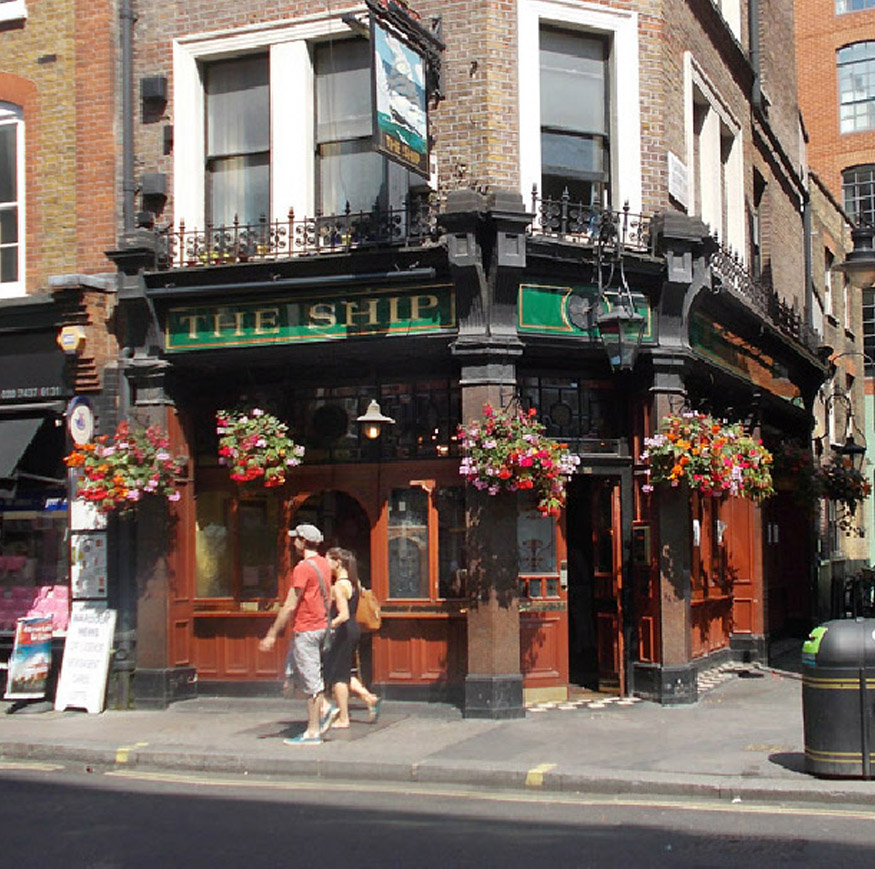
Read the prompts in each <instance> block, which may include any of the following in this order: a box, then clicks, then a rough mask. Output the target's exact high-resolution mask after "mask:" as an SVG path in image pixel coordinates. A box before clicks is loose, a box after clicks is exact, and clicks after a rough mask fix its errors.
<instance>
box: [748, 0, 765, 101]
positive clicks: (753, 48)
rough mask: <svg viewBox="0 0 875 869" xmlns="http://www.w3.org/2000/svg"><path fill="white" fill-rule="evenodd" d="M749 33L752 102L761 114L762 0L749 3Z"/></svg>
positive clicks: (751, 0)
mask: <svg viewBox="0 0 875 869" xmlns="http://www.w3.org/2000/svg"><path fill="white" fill-rule="evenodd" d="M747 31H748V39H749V40H750V65H751V69H753V85H752V86H751V93H750V102H751V105H752V106H753V108H754V110H755V111H757V112H760V111H762V108H763V92H762V89H761V87H760V81H761V79H760V0H750V2H749V3H748V6H747Z"/></svg>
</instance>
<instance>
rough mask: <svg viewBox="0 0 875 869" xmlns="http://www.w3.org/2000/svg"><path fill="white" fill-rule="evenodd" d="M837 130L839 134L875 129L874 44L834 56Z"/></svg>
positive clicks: (862, 44)
mask: <svg viewBox="0 0 875 869" xmlns="http://www.w3.org/2000/svg"><path fill="white" fill-rule="evenodd" d="M837 61H838V77H839V129H840V130H841V132H842V133H854V132H857V131H859V130H871V129H872V128H873V127H875V42H856V43H854V44H853V45H847V46H845V47H844V48H840V49H839V51H838V53H837Z"/></svg>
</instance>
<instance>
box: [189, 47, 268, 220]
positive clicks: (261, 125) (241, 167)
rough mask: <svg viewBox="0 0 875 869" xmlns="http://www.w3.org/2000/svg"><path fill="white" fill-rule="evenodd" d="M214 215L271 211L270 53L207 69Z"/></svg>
mask: <svg viewBox="0 0 875 869" xmlns="http://www.w3.org/2000/svg"><path fill="white" fill-rule="evenodd" d="M205 85H206V97H207V100H206V102H207V175H208V178H207V180H208V185H209V214H208V220H209V221H210V222H211V223H212V224H213V225H214V226H220V225H227V224H230V223H233V221H234V218H235V216H236V217H237V218H238V219H239V221H240V223H241V224H255V223H258V221H259V220H260V219H261V218H263V217H264V218H269V216H270V85H269V72H268V59H267V57H266V56H258V57H244V58H238V59H235V60H230V61H221V62H219V63H214V64H211V65H210V66H208V67H207V68H206V75H205Z"/></svg>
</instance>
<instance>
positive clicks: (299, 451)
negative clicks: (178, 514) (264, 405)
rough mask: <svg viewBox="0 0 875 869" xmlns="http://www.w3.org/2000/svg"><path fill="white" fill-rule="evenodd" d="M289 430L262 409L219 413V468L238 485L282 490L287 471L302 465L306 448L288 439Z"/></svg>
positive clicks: (217, 429)
mask: <svg viewBox="0 0 875 869" xmlns="http://www.w3.org/2000/svg"><path fill="white" fill-rule="evenodd" d="M288 431H289V427H288V426H287V425H286V424H285V423H284V422H280V420H278V419H277V418H276V417H275V416H273V414H270V413H267V412H266V411H264V410H262V409H261V408H257V407H256V408H253V409H251V410H248V411H236V410H220V411H218V412H217V413H216V433H217V434H218V435H219V464H221V465H227V466H228V468H229V469H230V471H231V479H232V480H234V481H235V482H237V483H249V482H252V481H253V480H261V482H262V484H263V485H264V486H267V487H268V488H273V487H275V486H282V485H283V484H284V483H285V481H286V471H287V470H288V469H289V468H293V467H295V465H300V464H301V459H302V458H303V456H304V448H303V447H302V446H300V445H298V444H295V442H294V441H293V440H292V439H291V438H290V437H289V435H288Z"/></svg>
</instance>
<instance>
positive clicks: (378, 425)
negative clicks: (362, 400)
mask: <svg viewBox="0 0 875 869" xmlns="http://www.w3.org/2000/svg"><path fill="white" fill-rule="evenodd" d="M356 422H357V423H358V424H359V425H360V426H361V430H362V434H363V435H364V436H365V437H366V438H367V439H368V440H371V441H373V440H376V439H377V438H378V437H379V436H380V432H381V431H382V429H383V426H384V425H394V424H395V420H394V419H392V417H391V416H386V415H385V414H384V413H383V412H382V411H381V410H380V405H379V403H378V402H377V401H376V400H372V401H371V403H370V404H369V405H368V409H367V410H366V411H365V412H364V413H363V414H362V415H361V416H360V417H357V419H356Z"/></svg>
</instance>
